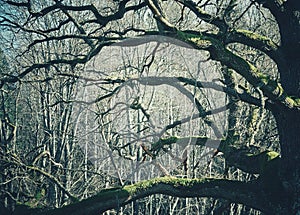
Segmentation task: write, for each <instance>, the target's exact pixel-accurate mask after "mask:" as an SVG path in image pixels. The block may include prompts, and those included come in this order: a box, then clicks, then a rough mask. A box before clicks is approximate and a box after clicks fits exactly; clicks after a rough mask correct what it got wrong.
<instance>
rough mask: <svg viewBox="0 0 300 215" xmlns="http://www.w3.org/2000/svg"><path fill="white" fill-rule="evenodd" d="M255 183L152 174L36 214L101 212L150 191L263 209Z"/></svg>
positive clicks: (63, 214) (77, 214) (264, 208)
mask: <svg viewBox="0 0 300 215" xmlns="http://www.w3.org/2000/svg"><path fill="white" fill-rule="evenodd" d="M259 193H260V190H259V186H257V183H254V182H252V183H246V182H240V181H231V180H225V179H185V178H184V179H183V178H174V177H162V178H155V179H151V180H147V181H141V182H138V183H136V184H133V185H127V186H124V187H120V188H112V189H107V190H103V191H101V192H100V193H98V194H97V195H95V196H93V197H91V198H88V199H86V200H83V201H81V202H78V203H74V204H71V205H68V206H65V207H63V208H59V209H54V210H50V211H46V212H43V213H38V214H46V215H51V214H53V215H54V214H55V215H60V214H62V215H65V214H73V215H81V214H100V213H103V212H105V211H107V210H109V209H117V208H119V207H121V206H124V205H126V204H128V203H130V202H132V201H134V200H136V199H140V198H144V197H147V196H150V195H153V194H164V195H170V196H176V197H182V198H187V197H215V198H224V199H228V200H230V201H231V202H237V203H242V204H245V205H248V206H250V207H253V208H256V209H258V210H266V204H265V202H264V201H263V200H262V199H260V198H259V197H257V196H259V195H257V194H259Z"/></svg>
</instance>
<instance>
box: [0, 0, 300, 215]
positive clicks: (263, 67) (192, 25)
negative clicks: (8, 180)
mask: <svg viewBox="0 0 300 215" xmlns="http://www.w3.org/2000/svg"><path fill="white" fill-rule="evenodd" d="M1 10H2V11H3V15H1V20H0V23H1V27H2V28H3V29H6V31H5V32H6V33H5V34H3V35H2V41H10V43H3V44H4V46H5V50H14V51H11V53H10V52H8V51H7V55H9V56H12V57H14V58H10V62H11V63H10V64H11V65H14V67H13V68H15V73H12V72H8V73H7V74H5V75H4V76H2V77H1V79H0V81H1V82H0V86H1V89H3V90H4V89H5V87H6V86H8V85H9V84H12V83H19V84H21V87H22V86H24V85H23V84H24V82H26V81H27V82H31V81H35V82H42V83H43V85H41V86H42V87H43V89H42V90H41V91H40V92H43V91H47V93H46V94H48V96H49V88H50V89H51V88H53V87H54V85H51V83H52V82H53V84H54V81H53V80H54V79H55V80H57V82H55V87H56V86H57V85H56V84H58V86H59V87H58V89H60V90H61V91H60V92H59V93H58V95H59V96H60V98H59V99H53V98H52V100H49V101H45V102H41V104H40V105H43V104H44V105H46V106H43V107H40V110H42V111H45V112H44V113H45V114H44V116H47V115H48V116H50V117H53V116H55V114H58V115H60V116H61V118H59V117H58V118H57V119H59V120H58V121H57V124H56V127H55V128H53V127H51V128H50V130H49V131H47V132H56V133H55V138H54V139H55V142H52V145H51V146H52V147H53V148H52V149H50V148H49V150H54V149H58V148H60V149H62V148H61V147H65V146H66V144H65V142H64V141H67V140H68V138H67V137H66V136H65V135H69V133H68V132H66V128H67V127H68V125H69V124H68V122H69V121H68V119H72V117H71V118H68V117H70V115H69V114H70V113H71V112H69V110H70V108H71V107H73V105H74V104H76V103H77V104H81V105H82V107H84V108H86V109H87V110H93V109H92V108H90V109H89V107H91V106H94V107H93V108H98V111H97V112H95V111H94V110H93V112H94V114H95V116H97V120H99V123H98V124H97V123H96V124H95V126H96V128H97V129H96V130H97V132H98V133H100V134H101V135H102V136H101V138H99V139H97V138H98V137H96V136H94V140H101V141H102V142H104V143H105V146H103V145H102V146H101V147H102V149H104V151H105V150H106V149H107V152H110V153H111V154H110V156H111V157H110V158H111V161H114V159H116V157H117V156H119V157H121V158H124V159H125V158H126V159H129V160H131V161H134V163H136V162H137V161H139V159H145V160H147V161H151V162H152V163H154V165H156V166H157V168H159V169H160V170H161V173H162V174H161V175H165V177H158V176H155V178H152V179H149V180H146V181H141V182H137V183H133V184H130V185H126V183H125V181H123V180H122V179H123V178H122V176H121V175H120V174H119V175H117V178H118V180H119V181H120V185H122V187H119V188H111V189H106V190H103V191H100V192H99V193H98V194H97V195H96V196H93V197H91V198H88V199H86V200H83V201H80V202H77V203H74V204H71V205H69V206H65V207H62V208H61V209H54V210H49V211H48V213H49V214H64V213H67V212H70V213H72V214H85V213H94V214H96V213H100V212H105V211H107V210H109V209H113V208H115V209H119V208H120V207H122V206H124V205H127V204H129V203H130V202H134V201H137V200H138V199H141V198H144V197H146V196H150V195H153V194H165V195H170V196H176V197H189V198H190V197H213V198H216V199H225V201H219V202H215V203H214V206H213V208H214V209H215V210H216V211H217V210H219V211H223V210H226V209H227V210H232V211H233V210H236V211H237V210H238V209H237V208H238V207H239V206H238V205H231V203H239V204H242V205H244V206H248V207H250V208H254V209H257V210H259V211H261V212H263V213H266V214H298V213H299V210H300V209H299V208H300V199H299V196H300V194H299V190H300V185H299V175H300V170H299V165H297V164H298V163H299V157H300V156H299V150H298V147H297V146H298V145H299V138H298V131H299V130H300V128H299V126H300V113H299V106H300V104H299V101H300V99H299V97H300V95H299V94H300V88H299V81H300V73H299V71H298V70H299V62H300V59H299V54H298V50H299V46H300V45H299V41H300V29H299V28H300V25H299V19H300V18H299V17H300V16H299V13H300V8H299V4H297V2H296V0H289V1H277V0H267V1H260V0H254V1H243V2H242V1H231V0H230V1H218V0H215V1H214V0H212V1H189V0H174V1H160V0H146V1H138V0H121V1H108V2H105V3H104V2H101V3H99V2H97V3H95V2H92V1H87V2H84V1H78V2H75V3H72V2H69V1H56V0H54V1H51V2H49V1H40V2H33V1H24V2H22V1H10V0H2V1H1ZM47 20H48V21H49V20H55V21H53V23H51V25H49V24H48V23H49V22H47ZM19 37H20V38H19ZM15 38H17V39H15ZM65 41H67V42H68V43H64V42H65ZM64 44H68V46H66V45H64ZM145 44H153V45H151V46H150V47H152V48H150V49H149V50H152V52H151V51H150V52H146V54H145V55H144V57H143V58H141V59H140V60H141V61H139V62H138V64H136V61H137V59H134V58H130V57H127V58H124V59H123V61H122V62H125V63H124V64H123V65H122V66H121V67H119V68H114V69H113V70H109V69H108V70H106V71H92V72H93V73H94V75H93V76H91V75H89V76H88V74H89V73H84V72H80V69H82V65H83V64H85V63H87V62H88V65H92V66H93V68H94V69H95V68H96V67H95V64H93V63H91V62H93V61H94V62H97V63H100V64H101V63H103V64H105V62H104V61H102V60H103V58H102V59H101V58H100V59H97V56H101V53H109V50H110V48H112V47H119V46H121V47H127V48H129V49H130V47H135V46H142V45H145ZM155 44H158V45H157V46H155ZM164 44H169V45H176V46H179V47H181V48H184V49H189V50H198V52H199V53H202V56H206V58H205V61H207V62H206V63H210V64H211V65H214V68H215V69H212V70H210V71H216V78H215V79H214V80H211V81H203V79H201V78H200V77H201V71H203V70H196V73H191V72H189V71H188V70H187V72H186V73H185V74H182V73H179V72H178V71H180V70H181V71H183V70H184V69H186V67H184V66H183V67H181V68H178V67H177V68H176V66H175V65H176V64H172V63H171V64H170V63H169V64H168V63H165V61H163V58H160V59H161V61H159V59H157V57H156V56H155V54H153V53H154V52H153V51H154V50H156V49H157V47H158V49H159V48H160V47H162V46H163V45H164ZM9 46H11V47H10V49H7V48H8V47H9ZM53 47H54V48H53ZM191 48H193V49H191ZM111 50H112V49H111ZM142 50H143V49H142ZM144 50H146V48H145V49H144ZM174 50H175V51H174V52H175V53H176V54H177V55H180V51H179V50H176V49H174ZM112 53H113V52H112ZM98 54H99V55H98ZM131 54H132V53H131ZM127 56H128V55H127ZM131 56H134V55H131ZM96 59H97V60H96ZM110 59H111V60H112V61H113V60H114V56H113V55H111V56H110ZM130 59H132V60H131V61H130ZM14 60H16V61H14ZM190 60H191V59H190ZM191 61H192V60H191ZM200 61H201V62H202V61H204V60H203V59H202V60H201V59H200ZM198 62H199V61H198ZM198 62H193V61H192V63H191V64H192V65H194V66H195V65H196V64H197V63H198ZM195 63H196V64H195ZM204 65H205V64H204ZM203 67H204V68H205V69H207V68H208V67H210V66H207V67H205V66H203ZM66 68H68V70H67V72H66ZM105 69H107V68H105ZM73 71H76V72H73ZM85 71H87V70H85ZM153 71H154V72H156V73H155V75H156V77H155V78H152V77H151V74H153ZM164 71H165V72H166V71H167V74H168V75H164ZM197 72H198V73H197ZM203 74H205V73H203ZM36 78H37V79H36ZM72 80H79V82H78V86H80V84H82V83H84V84H89V83H93V84H94V85H95V86H98V87H99V91H98V92H96V93H99V94H97V97H96V98H95V99H92V100H89V101H85V100H84V101H82V100H79V99H78V97H72V96H73V93H76V92H80V91H73V89H72V87H73V86H75V84H74V85H73V82H72ZM70 81H71V82H72V84H70ZM66 82H67V83H66ZM68 83H69V84H68ZM161 85H167V86H168V87H172V88H175V89H177V90H178V91H179V92H180V94H181V96H182V97H183V98H185V99H186V100H187V101H189V102H190V103H191V104H192V106H193V107H195V110H196V112H195V114H193V113H189V114H188V116H184V115H181V113H179V114H173V113H172V112H173V111H175V109H176V108H175V107H176V105H180V108H182V107H184V106H183V104H180V103H179V104H176V100H175V99H172V105H171V107H170V108H168V105H169V104H170V102H167V103H166V105H162V106H161V107H162V108H167V109H166V110H167V111H168V110H169V113H168V114H165V115H164V116H167V117H168V118H169V119H166V118H163V117H158V118H161V119H162V121H161V122H160V123H154V122H153V121H152V118H153V116H155V114H157V113H158V114H157V115H158V116H159V112H157V113H155V112H154V111H151V110H152V109H151V108H152V107H154V106H153V102H155V97H151V98H150V99H149V98H148V97H149V95H151V93H148V94H143V95H139V94H134V91H137V92H139V93H140V92H143V91H142V90H141V89H143V90H145V91H148V92H149V91H151V89H152V88H153V87H155V88H156V91H153V92H154V94H155V93H157V94H158V93H159V92H161V91H160V90H157V89H159V88H157V87H160V86H161ZM81 86H82V85H81ZM143 86H145V87H143ZM207 89H210V90H213V91H216V92H221V95H223V98H224V101H225V107H216V108H214V107H213V106H212V105H211V104H210V103H209V102H208V101H207V100H205V96H204V95H205V94H204V93H205V92H207V91H206V90H207ZM55 92H56V90H54V91H53V93H55ZM122 92H125V94H122ZM128 92H130V94H128ZM65 93H67V95H66V96H65V97H64V96H62V95H65ZM96 93H95V94H96ZM126 93H127V94H126ZM118 96H119V97H118ZM26 97H28V95H27V96H26ZM46 98H47V96H46V95H43V96H41V99H46ZM54 98H55V97H54ZM120 98H125V100H124V101H121V102H119V100H118V99H120ZM157 98H159V96H158V97H157ZM160 98H162V97H160ZM146 101H149V102H148V103H147V102H146ZM51 102H54V104H51ZM105 102H106V104H109V105H110V106H109V105H105ZM144 103H146V104H144ZM161 103H162V101H158V102H157V103H155V104H156V105H158V104H161ZM168 103H169V104H168ZM185 103H187V102H185ZM97 105H98V106H97ZM108 106H109V107H108ZM49 107H55V108H56V109H55V110H52V111H54V112H55V113H48V114H47V111H50V109H49ZM82 107H80V106H79V108H82ZM107 107H108V108H107ZM122 107H126V109H122ZM186 108H187V109H189V108H190V107H186ZM222 108H223V109H222ZM224 108H225V109H226V110H227V111H226V112H224V111H225V110H224ZM123 110H125V111H123ZM166 110H165V112H167V111H166ZM221 112H222V113H225V115H226V116H227V118H226V119H227V120H226V125H224V128H227V129H225V131H222V130H220V127H222V125H218V123H214V122H213V121H212V119H213V118H214V117H216V116H217V114H218V113H221ZM111 113H119V114H121V115H123V116H122V117H119V118H118V117H115V116H114V115H112V114H111ZM157 115H156V116H157ZM24 116H25V115H24ZM82 116H83V118H82V119H85V120H86V122H87V121H91V120H92V118H91V117H89V116H88V115H87V114H83V115H82ZM124 117H127V120H126V122H125V124H121V122H119V121H118V120H120V119H124ZM174 117H178V118H174ZM195 119H197V122H196V123H194V124H190V125H193V126H194V127H195V126H197V127H198V128H199V130H202V131H204V132H203V133H200V132H198V133H196V134H195V136H193V135H191V134H190V133H184V132H181V133H180V132H179V131H178V130H179V129H180V127H181V126H186V125H188V124H189V122H191V120H192V121H193V120H195ZM113 120H115V121H113ZM168 120H169V121H168ZM267 120H268V122H267ZM44 121H45V122H48V123H49V120H48V119H45V120H44ZM106 122H109V123H108V124H109V125H107V124H106ZM158 124H159V126H161V125H164V126H162V128H161V129H162V130H161V132H158V131H157V130H155V129H156V128H157V125H158ZM89 125H93V123H90V124H89ZM98 125H101V126H100V127H99V126H98ZM104 125H105V126H104ZM33 126H34V125H31V126H29V127H33ZM29 127H28V128H29ZM78 128H80V127H78ZM133 128H134V129H133ZM5 129H6V130H9V129H12V127H11V128H8V127H7V128H5ZM17 129H18V127H17ZM143 129H145V130H143ZM147 129H149V130H151V129H152V130H153V131H154V130H155V132H154V135H152V136H151V135H150V136H149V138H148V139H145V140H146V141H144V142H147V145H145V144H140V145H136V143H138V142H140V139H141V138H143V135H145V137H147V135H149V134H151V133H149V132H148V130H147ZM175 129H178V130H177V131H176V130H175ZM71 131H72V132H74V131H76V129H74V130H72V129H70V132H71ZM108 131H109V132H108ZM80 132H83V133H87V132H88V130H86V131H84V130H81V131H80ZM26 133H29V132H26ZM22 137H26V135H22ZM27 137H29V136H27ZM16 138H18V137H17V136H16ZM52 138H53V136H52ZM6 139H7V138H6ZM50 139H51V138H50ZM44 140H46V139H44ZM270 140H272V141H270ZM70 141H72V140H70ZM85 141H90V138H88V139H85ZM190 141H193V143H194V144H193V145H195V146H202V147H203V146H209V147H210V148H213V146H215V148H216V149H215V151H214V152H213V158H214V159H213V161H214V162H212V161H211V160H209V161H208V162H209V167H214V168H213V169H212V170H211V171H210V174H211V176H212V177H209V178H207V177H206V176H207V174H206V175H205V174H202V175H201V174H195V175H194V177H192V176H193V174H192V172H193V171H196V169H197V167H198V166H197V165H196V164H197V162H191V161H190V159H191V158H192V154H189V155H188V156H183V157H181V158H180V159H182V160H181V161H182V162H181V163H182V165H183V169H185V171H186V170H187V169H188V171H190V169H191V167H193V168H194V170H193V171H192V172H186V173H184V172H183V173H182V174H183V175H185V176H188V178H187V177H182V178H181V177H178V176H177V177H175V176H176V174H172V173H170V171H168V169H167V168H166V163H164V162H165V161H166V160H162V161H160V160H159V156H160V155H161V156H165V155H169V156H171V157H172V155H171V154H170V153H172V151H171V150H170V149H171V148H172V147H175V148H176V147H177V146H179V145H180V144H186V145H187V144H188V143H189V142H190ZM26 142H30V140H26V141H24V143H22V146H25V143H26ZM214 143H218V144H217V145H216V144H214ZM277 144H278V145H277ZM86 145H87V142H86ZM108 149H109V150H108ZM27 150H28V149H27ZM204 151H205V149H203V150H202V152H204ZM50 152H51V151H50ZM102 152H103V151H102ZM102 152H99V151H97V153H102ZM196 152H197V153H200V152H201V151H195V153H196ZM97 153H96V154H97ZM218 153H223V155H222V157H221V158H222V159H221V161H220V163H221V164H220V165H217V161H218V159H219V158H218V156H217V155H218ZM50 155H51V156H49V157H50V158H54V160H53V161H51V160H50V162H52V164H54V165H55V164H58V165H59V162H60V161H61V159H59V157H61V156H62V155H63V154H62V153H61V151H56V152H55V153H54V152H51V153H50ZM66 155H67V154H66ZM86 156H87V153H85V157H86ZM98 156H99V154H98ZM198 156H199V155H198ZM96 157H97V156H96ZM173 157H174V156H173ZM4 158H5V159H3V160H4V163H5V164H6V163H8V164H10V165H12V164H13V165H16V166H19V167H22V168H25V169H26V168H29V169H30V170H33V171H34V172H38V173H39V174H40V175H42V176H43V177H46V178H48V179H50V180H52V182H54V184H55V186H58V187H59V189H60V192H65V193H66V195H67V196H69V197H70V198H73V197H74V196H73V195H72V193H71V192H69V189H68V185H67V184H62V183H61V179H58V178H57V177H55V175H56V174H57V171H58V169H59V168H58V169H57V170H55V171H52V170H51V171H48V172H45V171H44V170H43V169H37V168H36V167H35V166H33V165H29V164H26V163H24V162H22V158H21V156H20V155H14V154H13V155H12V154H9V156H8V155H7V154H6V155H5V156H4ZM185 158H186V161H185ZM68 159H69V157H68V156H67V157H66V159H65V160H64V162H66V163H68V162H69V161H68ZM72 159H73V160H72V162H73V161H74V162H75V161H76V160H77V159H76V158H74V157H73V158H72ZM83 160H84V159H83ZM83 162H84V164H85V165H87V159H86V158H85V161H83ZM224 163H225V166H224V168H223V169H222V168H220V166H222V164H224ZM132 164H133V163H132ZM66 165H67V166H64V168H68V164H66ZM52 167H53V165H52ZM187 167H188V168H187ZM10 168H12V167H11V166H10ZM118 168H120V167H117V169H118ZM125 168H126V167H122V169H125ZM218 168H220V169H218ZM197 171H199V170H197ZM222 171H224V172H225V173H224V177H225V178H221V177H222V174H220V173H221V172H222ZM235 171H243V172H244V173H243V174H238V177H235V176H234V174H235ZM84 172H85V174H86V173H87V172H88V169H84ZM65 175H66V176H67V174H65ZM84 177H85V180H86V179H87V178H88V177H87V175H85V176H84ZM66 181H68V180H66ZM132 182H135V181H133V180H132ZM98 187H99V186H98ZM87 196H88V195H87ZM57 198H58V196H57V195H56V196H55V199H52V200H53V201H57ZM73 199H75V198H73ZM61 204H62V203H61ZM61 204H55V206H61ZM186 204H189V203H188V202H186ZM175 207H176V206H174V208H175ZM183 207H184V204H183ZM230 207H232V208H231V209H230ZM214 209H213V210H214ZM243 210H246V209H245V207H244V209H243ZM206 212H208V211H206Z"/></svg>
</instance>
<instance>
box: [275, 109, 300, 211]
mask: <svg viewBox="0 0 300 215" xmlns="http://www.w3.org/2000/svg"><path fill="white" fill-rule="evenodd" d="M274 116H275V118H276V121H277V126H278V132H279V138H280V143H281V156H282V159H281V160H282V163H281V165H280V167H279V168H280V169H279V177H280V181H281V183H282V186H283V188H284V191H285V193H284V194H280V196H282V195H284V197H285V198H284V199H281V201H283V202H284V204H285V207H286V208H285V210H286V212H285V214H299V213H300V165H299V163H300V156H299V144H300V138H299V131H300V112H299V111H298V110H290V109H288V108H283V107H278V111H276V112H275V113H274Z"/></svg>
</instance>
